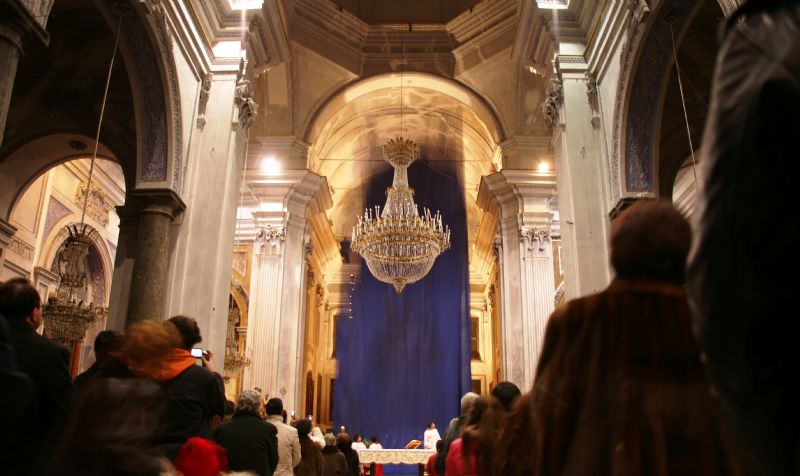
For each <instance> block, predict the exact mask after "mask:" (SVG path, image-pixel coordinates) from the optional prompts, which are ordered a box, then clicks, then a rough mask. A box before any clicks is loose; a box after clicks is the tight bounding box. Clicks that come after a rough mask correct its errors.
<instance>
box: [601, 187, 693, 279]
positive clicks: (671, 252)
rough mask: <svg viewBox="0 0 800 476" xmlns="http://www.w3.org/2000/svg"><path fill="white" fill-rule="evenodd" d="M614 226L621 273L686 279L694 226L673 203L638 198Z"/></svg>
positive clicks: (614, 254)
mask: <svg viewBox="0 0 800 476" xmlns="http://www.w3.org/2000/svg"><path fill="white" fill-rule="evenodd" d="M611 229H612V232H611V265H612V266H613V267H614V269H615V270H616V271H617V274H618V275H619V276H620V277H623V278H634V279H657V280H663V281H670V282H675V283H683V281H684V278H685V268H686V257H687V255H688V254H689V247H690V246H691V242H692V230H691V228H690V227H689V223H688V222H687V221H686V219H685V218H683V216H682V215H681V214H680V213H678V211H677V210H675V207H673V206H672V203H670V202H669V201H668V200H666V199H655V200H641V201H638V202H636V203H634V204H633V205H631V206H630V207H629V208H628V209H626V210H625V211H624V212H622V214H621V215H620V216H619V217H617V218H616V219H615V220H614V221H613V222H612V223H611Z"/></svg>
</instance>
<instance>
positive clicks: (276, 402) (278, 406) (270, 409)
mask: <svg viewBox="0 0 800 476" xmlns="http://www.w3.org/2000/svg"><path fill="white" fill-rule="evenodd" d="M282 413H283V400H281V399H280V398H270V399H269V400H268V401H267V415H270V416H271V415H278V416H280V415H281V414H282Z"/></svg>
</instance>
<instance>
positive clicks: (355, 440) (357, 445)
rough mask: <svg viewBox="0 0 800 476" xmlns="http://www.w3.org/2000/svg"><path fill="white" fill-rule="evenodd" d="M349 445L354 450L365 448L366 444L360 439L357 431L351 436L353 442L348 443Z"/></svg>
mask: <svg viewBox="0 0 800 476" xmlns="http://www.w3.org/2000/svg"><path fill="white" fill-rule="evenodd" d="M350 447H351V448H353V449H354V450H356V451H358V450H365V449H367V445H365V444H364V442H363V441H361V435H359V434H358V433H356V434H355V436H353V444H352V445H350Z"/></svg>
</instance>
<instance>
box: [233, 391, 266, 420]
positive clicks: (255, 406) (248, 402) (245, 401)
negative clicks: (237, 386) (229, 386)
mask: <svg viewBox="0 0 800 476" xmlns="http://www.w3.org/2000/svg"><path fill="white" fill-rule="evenodd" d="M259 410H261V394H260V393H258V392H257V391H255V390H244V391H242V393H240V394H239V398H238V399H237V400H236V413H251V414H253V415H256V416H258V413H259Z"/></svg>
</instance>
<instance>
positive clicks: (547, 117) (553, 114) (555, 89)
mask: <svg viewBox="0 0 800 476" xmlns="http://www.w3.org/2000/svg"><path fill="white" fill-rule="evenodd" d="M563 103H564V88H563V86H562V85H561V81H559V80H557V79H551V80H550V84H549V85H548V86H547V96H546V97H545V98H544V102H543V103H542V114H544V121H545V123H547V127H549V128H550V129H555V128H556V126H558V124H559V123H560V122H561V105H562V104H563Z"/></svg>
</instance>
